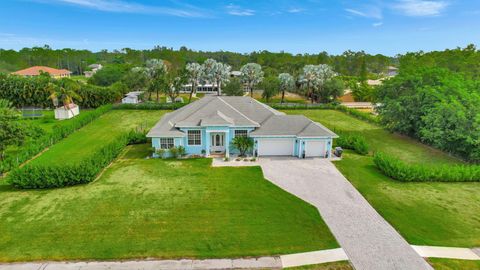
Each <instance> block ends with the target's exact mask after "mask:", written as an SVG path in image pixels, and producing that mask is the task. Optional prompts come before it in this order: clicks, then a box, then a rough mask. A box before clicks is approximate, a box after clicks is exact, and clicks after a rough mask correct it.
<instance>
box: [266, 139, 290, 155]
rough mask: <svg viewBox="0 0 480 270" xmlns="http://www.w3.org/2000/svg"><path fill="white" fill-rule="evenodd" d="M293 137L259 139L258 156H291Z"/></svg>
mask: <svg viewBox="0 0 480 270" xmlns="http://www.w3.org/2000/svg"><path fill="white" fill-rule="evenodd" d="M294 145H295V140H294V139H260V140H258V155H259V156H293V151H294V149H293V147H294Z"/></svg>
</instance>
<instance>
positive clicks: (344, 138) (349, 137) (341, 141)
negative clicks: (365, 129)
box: [335, 134, 369, 155]
mask: <svg viewBox="0 0 480 270" xmlns="http://www.w3.org/2000/svg"><path fill="white" fill-rule="evenodd" d="M335 144H336V145H337V146H340V147H342V148H344V149H351V150H353V151H355V152H356V153H357V154H360V155H366V154H368V151H369V146H368V144H367V141H366V140H365V138H364V137H363V136H361V135H358V134H342V135H340V136H339V137H338V138H337V139H336V140H335Z"/></svg>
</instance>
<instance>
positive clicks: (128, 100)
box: [122, 91, 143, 104]
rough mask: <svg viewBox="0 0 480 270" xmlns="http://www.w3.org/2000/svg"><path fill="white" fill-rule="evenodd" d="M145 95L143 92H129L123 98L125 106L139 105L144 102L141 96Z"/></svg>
mask: <svg viewBox="0 0 480 270" xmlns="http://www.w3.org/2000/svg"><path fill="white" fill-rule="evenodd" d="M142 94H143V91H133V92H129V93H127V94H126V95H125V97H124V98H122V103H123V104H138V103H140V102H142V100H141V98H140V96H141V95H142Z"/></svg>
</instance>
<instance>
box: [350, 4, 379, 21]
mask: <svg viewBox="0 0 480 270" xmlns="http://www.w3.org/2000/svg"><path fill="white" fill-rule="evenodd" d="M345 11H346V12H348V13H350V14H353V15H355V16H360V17H365V18H373V19H382V18H383V15H382V10H381V9H380V8H379V7H376V6H369V7H365V8H362V9H353V8H346V9H345Z"/></svg>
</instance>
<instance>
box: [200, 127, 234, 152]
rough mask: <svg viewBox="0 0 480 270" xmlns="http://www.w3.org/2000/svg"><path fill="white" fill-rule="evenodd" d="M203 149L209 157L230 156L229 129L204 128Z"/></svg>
mask: <svg viewBox="0 0 480 270" xmlns="http://www.w3.org/2000/svg"><path fill="white" fill-rule="evenodd" d="M206 134H207V136H206V140H205V149H206V156H209V157H227V158H228V157H230V140H229V135H230V131H229V130H228V129H226V130H210V129H207V130H206Z"/></svg>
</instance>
